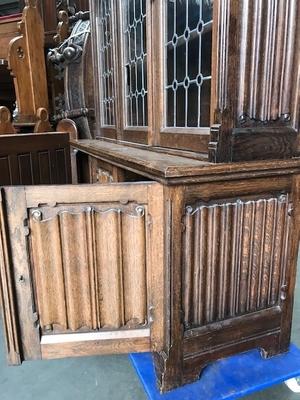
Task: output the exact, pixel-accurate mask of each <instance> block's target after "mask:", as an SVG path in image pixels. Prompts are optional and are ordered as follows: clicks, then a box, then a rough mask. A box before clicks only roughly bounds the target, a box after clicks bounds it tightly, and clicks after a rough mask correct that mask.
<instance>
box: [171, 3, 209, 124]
mask: <svg viewBox="0 0 300 400" xmlns="http://www.w3.org/2000/svg"><path fill="white" fill-rule="evenodd" d="M212 8H213V0H166V21H167V27H166V38H165V58H166V63H165V103H166V109H165V124H166V126H167V127H189V128H197V127H198V128H199V127H207V126H209V125H210V92H211V54H212Z"/></svg>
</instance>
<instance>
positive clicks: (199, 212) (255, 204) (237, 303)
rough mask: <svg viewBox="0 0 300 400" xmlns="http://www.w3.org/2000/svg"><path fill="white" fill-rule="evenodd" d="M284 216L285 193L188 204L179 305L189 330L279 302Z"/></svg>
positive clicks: (284, 250) (284, 256)
mask: <svg viewBox="0 0 300 400" xmlns="http://www.w3.org/2000/svg"><path fill="white" fill-rule="evenodd" d="M288 219H289V217H288V197H287V196H285V195H280V196H278V197H274V198H268V199H258V200H251V199H250V200H247V201H242V200H237V201H236V202H225V203H220V204H210V205H205V204H202V205H200V206H196V207H195V208H193V207H191V206H188V207H187V208H186V215H185V233H184V249H183V270H184V271H183V291H184V295H183V302H184V304H183V308H184V313H185V325H186V327H187V328H188V327H191V326H201V325H204V324H207V323H211V322H215V321H218V320H223V319H226V318H230V317H234V316H236V315H241V314H244V313H247V312H253V311H257V310H260V309H264V308H267V307H271V306H273V305H275V304H277V303H278V302H279V301H280V290H281V286H282V285H283V284H284V281H285V275H284V270H285V265H286V262H287V245H286V243H287V238H288V229H289V220H288Z"/></svg>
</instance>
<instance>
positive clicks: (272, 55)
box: [237, 0, 300, 129]
mask: <svg viewBox="0 0 300 400" xmlns="http://www.w3.org/2000/svg"><path fill="white" fill-rule="evenodd" d="M240 15H241V16H242V18H241V19H240V41H241V47H240V55H239V57H240V58H239V78H238V83H237V85H238V88H239V89H238V104H237V115H238V118H240V120H241V122H245V119H249V120H252V121H253V122H256V121H257V122H258V121H264V122H266V121H276V120H280V119H283V120H287V121H289V120H290V118H291V113H292V111H293V103H294V101H295V99H293V98H292V96H293V91H292V85H293V83H292V82H293V79H291V76H293V74H294V72H295V68H297V63H298V61H297V54H298V52H299V44H300V43H299V35H297V25H298V21H299V15H300V13H299V3H298V2H297V1H296V0H288V1H281V0H275V1H272V2H261V1H259V0H255V1H242V2H240ZM294 128H296V127H294ZM296 129H297V128H296Z"/></svg>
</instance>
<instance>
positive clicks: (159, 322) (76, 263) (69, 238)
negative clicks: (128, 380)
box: [0, 183, 165, 363]
mask: <svg viewBox="0 0 300 400" xmlns="http://www.w3.org/2000/svg"><path fill="white" fill-rule="evenodd" d="M2 191H3V209H2V208H0V211H1V213H0V254H3V257H4V263H3V265H2V264H1V262H0V300H2V299H3V298H4V297H5V304H6V307H7V308H6V309H5V310H4V311H5V312H4V313H3V317H4V318H3V319H4V326H5V327H6V329H7V331H6V335H7V337H8V341H7V343H8V348H7V350H8V353H9V354H8V356H9V359H10V360H11V362H13V363H19V362H22V361H23V360H32V359H40V358H43V359H49V358H59V357H70V356H84V355H96V354H109V353H124V352H125V353H126V352H137V351H149V350H150V349H153V350H160V349H161V348H162V343H163V339H164V333H163V332H164V326H165V315H164V314H163V309H164V304H165V299H164V291H163V288H164V285H165V276H164V257H163V254H164V246H165V244H164V235H163V227H164V224H163V221H164V203H163V195H164V193H163V187H162V186H161V185H159V184H155V183H137V184H136V183H126V184H109V185H58V186H44V185H42V186H26V187H24V186H18V187H12V186H10V187H5V188H3V189H2ZM6 247H8V249H6ZM8 266H9V269H8ZM7 293H8V294H9V296H13V298H12V299H11V298H7ZM10 293H12V294H10ZM15 300H16V301H15ZM14 301H15V302H14ZM14 307H15V309H14ZM14 324H15V325H14ZM14 326H17V327H18V331H17V332H15V331H14V329H15V328H14ZM14 335H15V336H14ZM14 340H15V341H16V340H17V343H15V342H14ZM18 345H19V349H20V350H19V354H20V357H19V358H18V357H16V355H15V353H14V352H17V351H18V347H17V346H18Z"/></svg>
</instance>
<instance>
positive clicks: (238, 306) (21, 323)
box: [0, 0, 300, 391]
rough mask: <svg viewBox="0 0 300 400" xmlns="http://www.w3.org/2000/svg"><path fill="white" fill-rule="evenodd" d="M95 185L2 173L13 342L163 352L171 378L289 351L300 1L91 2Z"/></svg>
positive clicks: (25, 355) (14, 351) (35, 347)
mask: <svg viewBox="0 0 300 400" xmlns="http://www.w3.org/2000/svg"><path fill="white" fill-rule="evenodd" d="M90 7H91V23H92V38H93V73H94V79H95V85H94V86H95V104H96V110H95V115H96V121H97V127H96V130H95V132H94V139H91V140H71V149H72V152H73V158H74V155H75V154H76V158H77V170H78V181H79V182H80V183H85V184H84V185H69V186H65V185H60V186H59V185H58V186H52V187H50V186H41V187H37V186H31V187H29V186H27V187H23V186H21V187H5V188H3V189H2V192H1V194H2V197H1V199H2V202H1V241H0V250H1V252H2V257H1V263H0V276H1V289H2V290H1V296H2V302H3V305H4V307H3V310H4V328H5V333H6V336H7V352H8V359H9V361H10V362H11V363H13V364H18V363H20V362H22V361H23V360H30V359H46V358H56V357H67V356H82V355H90V354H106V353H121V352H131V351H153V353H154V362H155V367H156V372H157V378H158V384H159V387H160V389H161V390H162V391H166V390H170V389H172V388H175V387H177V386H180V385H182V384H185V383H187V382H192V381H194V380H196V379H197V378H198V377H199V376H200V379H201V371H202V370H203V368H204V367H205V366H206V365H207V364H208V363H210V362H212V361H214V360H216V359H218V358H221V357H224V356H228V355H230V354H235V353H238V352H242V351H246V350H249V349H252V348H259V349H261V352H262V355H263V356H264V357H270V356H273V355H275V354H279V353H282V352H285V351H287V349H288V346H289V342H290V331H291V318H292V306H293V293H294V285H295V271H296V259H297V251H298V243H299V227H300V202H299V200H300V198H299V197H300V158H298V157H297V156H298V154H299V144H298V142H299V135H298V133H299V82H300V70H299V38H300V35H299V29H300V28H299V26H300V24H299V23H298V21H299V20H300V6H299V3H298V2H297V1H296V0H288V1H285V2H282V1H279V0H274V1H271V2H270V1H268V2H267V1H256V0H255V1H251V2H249V1H246V0H240V1H237V0H215V1H211V0H201V1H199V0H191V1H190V0H189V1H187V0H180V1H179V0H129V1H116V0H100V1H91V2H90Z"/></svg>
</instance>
